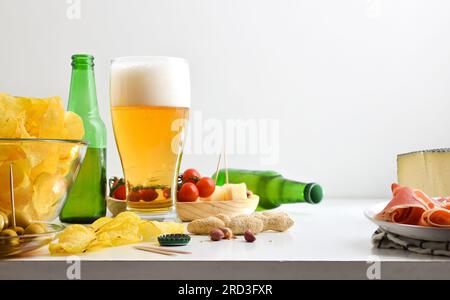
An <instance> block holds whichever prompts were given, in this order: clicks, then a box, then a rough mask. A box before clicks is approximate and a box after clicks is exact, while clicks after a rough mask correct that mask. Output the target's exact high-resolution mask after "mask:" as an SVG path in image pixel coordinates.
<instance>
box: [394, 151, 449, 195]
mask: <svg viewBox="0 0 450 300" xmlns="http://www.w3.org/2000/svg"><path fill="white" fill-rule="evenodd" d="M397 177H398V183H399V184H401V185H406V186H410V187H412V188H416V189H420V190H422V191H424V192H425V193H426V194H428V195H430V196H432V197H440V196H445V197H446V196H450V149H433V150H425V151H417V152H410V153H406V154H399V155H398V156H397Z"/></svg>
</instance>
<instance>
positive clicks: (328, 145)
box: [0, 0, 450, 197]
mask: <svg viewBox="0 0 450 300" xmlns="http://www.w3.org/2000/svg"><path fill="white" fill-rule="evenodd" d="M73 1H75V2H76V0H73ZM68 2H71V1H68ZM68 2H66V1H63V0H40V1H35V0H28V1H22V0H15V1H7V0H0V91H3V92H8V93H11V94H14V95H25V96H36V97H37V96H41V97H46V96H50V95H60V96H62V97H63V98H64V99H67V96H68V91H69V82H70V70H71V69H70V56H71V54H73V53H77V52H81V53H84V52H87V53H91V54H93V55H94V56H95V58H96V67H95V68H96V69H95V71H96V78H97V92H98V99H99V105H100V110H101V115H102V118H103V120H104V121H105V123H106V124H107V127H108V134H109V135H108V147H109V148H108V155H109V165H108V173H109V174H110V175H113V174H119V173H120V172H121V168H120V163H119V159H118V156H117V152H116V149H115V143H114V137H113V133H112V129H111V118H110V113H109V92H108V89H109V87H108V85H109V83H108V76H109V61H110V59H111V58H113V57H116V56H125V55H169V56H180V57H184V58H186V59H188V60H189V62H190V66H191V80H192V109H193V110H194V111H197V112H201V113H202V115H203V118H205V119H210V118H218V119H221V120H225V119H226V118H243V119H246V118H256V119H278V120H279V122H280V135H279V140H278V141H279V151H280V152H279V160H278V163H276V164H275V165H269V166H267V165H261V164H260V157H259V156H258V155H230V156H229V165H230V166H234V167H241V168H250V169H274V170H277V171H279V172H281V173H282V174H284V175H285V176H286V177H290V178H293V179H298V180H302V181H316V182H319V183H321V184H322V185H323V187H324V188H325V190H326V195H327V196H328V197H382V196H386V195H388V193H389V184H390V183H391V182H392V181H394V180H395V179H396V154H398V153H402V152H407V151H412V150H419V149H424V148H433V147H446V146H449V144H450V135H449V133H448V131H449V128H450V124H449V123H450V122H449V113H450V101H449V100H450V65H449V61H450V38H449V37H450V2H449V1H445V0H441V1H438V0H389V1H387V0H378V1H376V0H369V1H367V0H340V1H336V0H309V1H300V0H297V1H294V0H222V1H219V0H148V1H143V0H141V1H138V0H129V1H125V0H122V1H111V0H81V17H80V19H69V18H68V17H67V10H68V8H69V7H70V4H69V3H68ZM216 160H217V156H215V155H186V156H185V158H184V162H183V167H190V166H195V167H198V168H199V169H200V170H201V171H202V172H203V173H206V174H211V173H212V172H213V171H214V168H215V164H216Z"/></svg>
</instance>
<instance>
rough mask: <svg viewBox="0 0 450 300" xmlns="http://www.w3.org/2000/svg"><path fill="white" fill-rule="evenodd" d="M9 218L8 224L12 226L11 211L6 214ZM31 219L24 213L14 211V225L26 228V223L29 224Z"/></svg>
mask: <svg viewBox="0 0 450 300" xmlns="http://www.w3.org/2000/svg"><path fill="white" fill-rule="evenodd" d="M8 219H9V225H10V226H12V224H13V216H12V213H10V214H9V216H8ZM30 223H31V220H30V218H28V216H27V215H26V214H24V213H23V212H20V211H16V226H20V227H22V228H27V227H28V225H30Z"/></svg>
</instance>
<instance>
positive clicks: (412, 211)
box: [375, 183, 450, 228]
mask: <svg viewBox="0 0 450 300" xmlns="http://www.w3.org/2000/svg"><path fill="white" fill-rule="evenodd" d="M391 190H392V200H391V201H390V202H389V203H388V204H387V205H386V207H385V208H384V209H383V210H382V211H381V212H380V213H378V214H377V215H376V216H375V217H376V218H377V219H379V220H383V221H388V222H393V223H400V224H410V225H421V226H433V227H443V228H450V198H439V199H433V198H430V197H429V196H428V195H426V194H425V193H424V192H422V191H421V190H417V189H412V188H410V187H407V186H401V185H399V184H396V183H393V184H392V186H391Z"/></svg>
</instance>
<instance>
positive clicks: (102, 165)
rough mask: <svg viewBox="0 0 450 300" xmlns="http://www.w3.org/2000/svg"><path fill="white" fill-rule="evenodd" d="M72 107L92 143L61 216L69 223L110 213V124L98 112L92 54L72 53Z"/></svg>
mask: <svg viewBox="0 0 450 300" xmlns="http://www.w3.org/2000/svg"><path fill="white" fill-rule="evenodd" d="M68 110H69V111H73V112H75V113H77V114H78V115H79V116H80V117H81V118H82V119H83V124H84V131H85V133H84V139H85V140H87V141H88V142H89V144H88V149H87V152H86V156H85V158H84V161H83V164H82V165H81V169H80V172H79V173H78V176H77V179H76V180H75V183H74V184H73V186H72V188H71V189H70V191H69V195H68V199H67V201H66V204H65V205H64V207H63V209H62V211H61V214H60V215H59V218H60V220H61V222H65V223H80V224H87V223H92V222H93V221H95V220H97V219H98V218H100V217H103V216H105V214H106V198H105V197H106V127H105V124H104V123H103V121H102V119H101V118H100V114H99V112H98V104H97V93H96V89H95V77H94V57H93V56H92V55H86V54H75V55H73V56H72V80H71V83H70V95H69V105H68Z"/></svg>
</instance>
